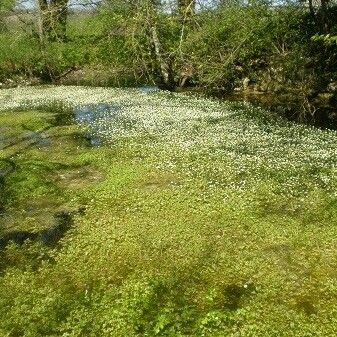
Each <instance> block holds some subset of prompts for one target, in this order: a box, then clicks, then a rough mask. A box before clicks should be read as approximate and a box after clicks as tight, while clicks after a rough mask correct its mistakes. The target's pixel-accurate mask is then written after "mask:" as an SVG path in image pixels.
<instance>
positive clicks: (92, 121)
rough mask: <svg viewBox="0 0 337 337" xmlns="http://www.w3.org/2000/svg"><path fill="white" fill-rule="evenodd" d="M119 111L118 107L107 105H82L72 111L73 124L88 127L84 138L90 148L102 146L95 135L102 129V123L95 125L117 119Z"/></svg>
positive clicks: (100, 140) (99, 139)
mask: <svg viewBox="0 0 337 337" xmlns="http://www.w3.org/2000/svg"><path fill="white" fill-rule="evenodd" d="M120 110H121V107H120V106H118V105H116V104H107V103H100V104H89V105H83V106H78V107H76V108H75V109H74V122H75V123H76V124H78V125H83V126H89V131H88V133H87V134H86V135H85V136H84V139H85V140H86V141H87V145H89V146H91V147H95V146H100V145H102V139H101V138H99V137H98V136H97V134H99V133H100V132H99V131H102V128H104V123H97V121H99V120H103V119H107V118H112V117H117V114H118V112H119V111H120Z"/></svg>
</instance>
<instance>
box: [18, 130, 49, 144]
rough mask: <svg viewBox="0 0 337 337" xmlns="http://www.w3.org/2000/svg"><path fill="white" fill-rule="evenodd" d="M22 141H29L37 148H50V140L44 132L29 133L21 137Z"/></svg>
mask: <svg viewBox="0 0 337 337" xmlns="http://www.w3.org/2000/svg"><path fill="white" fill-rule="evenodd" d="M23 139H26V140H30V141H32V142H33V144H34V145H36V146H38V147H49V146H51V140H50V137H49V136H48V134H47V133H45V132H34V131H29V132H26V133H25V134H24V135H23Z"/></svg>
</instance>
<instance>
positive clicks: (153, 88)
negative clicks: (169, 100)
mask: <svg viewBox="0 0 337 337" xmlns="http://www.w3.org/2000/svg"><path fill="white" fill-rule="evenodd" d="M138 90H139V91H140V92H141V93H144V94H153V93H156V92H159V91H160V89H159V88H158V87H156V86H142V87H139V88H138Z"/></svg>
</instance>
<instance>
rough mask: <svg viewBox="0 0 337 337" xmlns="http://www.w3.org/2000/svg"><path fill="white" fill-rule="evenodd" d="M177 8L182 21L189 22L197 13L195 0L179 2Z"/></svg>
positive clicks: (181, 0)
mask: <svg viewBox="0 0 337 337" xmlns="http://www.w3.org/2000/svg"><path fill="white" fill-rule="evenodd" d="M177 8H178V15H179V16H180V17H181V19H182V21H186V20H189V19H190V18H191V17H192V16H193V15H194V13H195V0H177Z"/></svg>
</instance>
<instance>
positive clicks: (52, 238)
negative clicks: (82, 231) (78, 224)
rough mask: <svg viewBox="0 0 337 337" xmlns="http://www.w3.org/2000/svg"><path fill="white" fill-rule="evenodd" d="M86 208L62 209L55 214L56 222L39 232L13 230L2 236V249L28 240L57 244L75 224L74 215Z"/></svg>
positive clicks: (0, 241) (0, 245)
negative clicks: (11, 243) (10, 244)
mask: <svg viewBox="0 0 337 337" xmlns="http://www.w3.org/2000/svg"><path fill="white" fill-rule="evenodd" d="M83 213H84V208H80V209H78V210H76V211H61V212H58V213H56V214H54V224H53V225H52V226H50V227H49V228H47V229H43V230H40V231H38V232H30V231H18V230H15V231H11V232H8V233H5V234H3V235H2V236H1V237H0V249H3V248H5V247H6V246H7V245H8V244H9V243H10V242H14V243H16V244H18V245H23V244H24V243H25V242H26V241H27V240H31V241H33V242H41V243H42V244H43V245H45V246H48V247H53V246H55V245H56V244H57V243H58V242H59V241H60V240H61V239H62V238H63V237H64V235H65V234H66V232H67V231H68V230H69V229H70V228H71V227H72V225H73V224H74V216H75V215H76V214H80V215H82V214H83Z"/></svg>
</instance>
